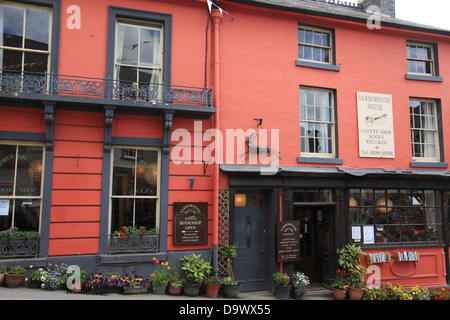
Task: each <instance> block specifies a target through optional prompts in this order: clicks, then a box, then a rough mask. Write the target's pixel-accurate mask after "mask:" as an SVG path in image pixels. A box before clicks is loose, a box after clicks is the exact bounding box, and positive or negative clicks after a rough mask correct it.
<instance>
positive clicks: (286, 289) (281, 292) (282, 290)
mask: <svg viewBox="0 0 450 320" xmlns="http://www.w3.org/2000/svg"><path fill="white" fill-rule="evenodd" d="M272 277H273V280H274V281H275V297H276V298H277V299H289V294H290V292H291V288H292V285H290V284H289V283H290V277H289V276H288V275H287V274H286V273H281V272H276V273H274V274H273V275H272Z"/></svg>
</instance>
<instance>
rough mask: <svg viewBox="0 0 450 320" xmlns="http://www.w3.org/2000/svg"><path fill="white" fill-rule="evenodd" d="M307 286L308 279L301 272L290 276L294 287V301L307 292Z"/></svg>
mask: <svg viewBox="0 0 450 320" xmlns="http://www.w3.org/2000/svg"><path fill="white" fill-rule="evenodd" d="M308 285H309V278H308V277H307V276H306V275H305V274H304V273H303V272H298V271H297V272H294V274H293V275H292V286H293V287H294V299H296V300H299V299H301V298H303V295H304V294H305V293H306V292H307V291H306V290H305V288H306V286H308Z"/></svg>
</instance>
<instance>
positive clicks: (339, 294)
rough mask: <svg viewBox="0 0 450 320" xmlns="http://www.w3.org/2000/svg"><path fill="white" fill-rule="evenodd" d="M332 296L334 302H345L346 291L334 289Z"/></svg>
mask: <svg viewBox="0 0 450 320" xmlns="http://www.w3.org/2000/svg"><path fill="white" fill-rule="evenodd" d="M333 295H334V299H335V300H345V298H346V297H347V291H345V290H342V289H338V288H334V290H333Z"/></svg>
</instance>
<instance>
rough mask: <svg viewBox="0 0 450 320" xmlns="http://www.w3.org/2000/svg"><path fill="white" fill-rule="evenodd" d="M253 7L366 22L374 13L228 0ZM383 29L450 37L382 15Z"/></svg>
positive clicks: (306, 3)
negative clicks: (422, 32) (390, 28)
mask: <svg viewBox="0 0 450 320" xmlns="http://www.w3.org/2000/svg"><path fill="white" fill-rule="evenodd" d="M228 1H230V2H237V3H243V4H248V5H253V6H260V7H266V8H272V9H276V10H282V11H292V12H298V13H305V14H310V15H317V16H325V17H333V18H337V19H344V20H352V21H360V22H366V21H367V19H368V18H369V17H371V16H372V13H367V12H365V11H364V9H362V8H361V7H355V6H348V5H347V6H346V5H342V4H334V3H324V2H323V0H320V1H319V2H317V1H311V0H228ZM380 17H381V27H383V26H390V27H395V28H401V29H410V30H417V31H424V32H429V33H437V34H443V35H447V36H450V30H447V29H441V28H437V27H433V26H427V25H424V24H419V23H415V22H412V21H407V20H402V19H397V18H391V17H387V16H383V15H381V16H380Z"/></svg>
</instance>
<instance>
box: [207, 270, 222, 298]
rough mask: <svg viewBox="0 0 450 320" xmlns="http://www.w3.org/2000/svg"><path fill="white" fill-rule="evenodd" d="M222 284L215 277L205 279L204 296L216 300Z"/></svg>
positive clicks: (220, 280)
mask: <svg viewBox="0 0 450 320" xmlns="http://www.w3.org/2000/svg"><path fill="white" fill-rule="evenodd" d="M222 282H223V279H222V278H220V277H218V276H215V275H210V276H208V277H205V280H204V283H205V295H206V296H207V297H209V298H216V297H217V294H218V293H219V288H220V285H221V284H222Z"/></svg>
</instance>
